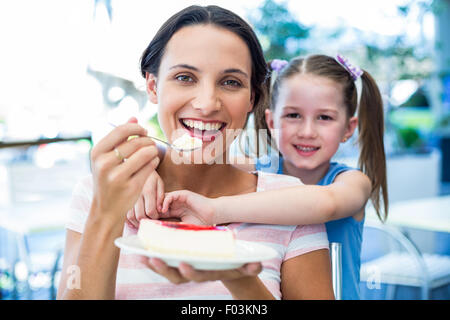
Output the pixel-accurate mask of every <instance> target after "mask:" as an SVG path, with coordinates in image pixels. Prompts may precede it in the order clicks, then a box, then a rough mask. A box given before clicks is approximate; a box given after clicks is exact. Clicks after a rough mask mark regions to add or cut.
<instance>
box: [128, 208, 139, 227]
mask: <svg viewBox="0 0 450 320" xmlns="http://www.w3.org/2000/svg"><path fill="white" fill-rule="evenodd" d="M127 221H128V222H129V223H130V224H131V226H132V227H133V228H136V229H137V228H138V227H139V222H138V221H137V219H136V213H135V210H134V208H131V209H130V210H128V212H127Z"/></svg>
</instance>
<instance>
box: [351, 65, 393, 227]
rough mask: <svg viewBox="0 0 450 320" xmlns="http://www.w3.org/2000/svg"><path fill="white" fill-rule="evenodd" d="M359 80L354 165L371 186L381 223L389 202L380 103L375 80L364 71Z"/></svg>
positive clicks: (384, 217)
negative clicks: (356, 154) (356, 162)
mask: <svg viewBox="0 0 450 320" xmlns="http://www.w3.org/2000/svg"><path fill="white" fill-rule="evenodd" d="M361 80H362V84H363V85H362V92H361V101H360V105H359V108H358V109H359V110H358V119H359V122H358V131H359V137H358V140H359V141H358V142H359V146H360V155H359V160H358V165H359V167H360V168H361V170H362V171H363V172H364V173H365V174H366V175H367V176H368V177H369V179H370V180H371V182H372V192H371V195H370V199H371V200H372V204H373V206H374V208H375V211H376V213H377V216H378V218H380V220H381V221H383V222H384V221H386V219H387V216H388V205H389V200H388V193H387V178H386V155H385V152H384V142H383V134H384V115H383V100H382V98H381V93H380V90H379V88H378V86H377V84H376V82H375V80H374V79H373V78H372V76H371V75H370V74H369V73H367V72H366V71H364V72H363V74H362V76H361ZM381 198H382V199H381ZM381 201H383V210H384V214H382V213H381Z"/></svg>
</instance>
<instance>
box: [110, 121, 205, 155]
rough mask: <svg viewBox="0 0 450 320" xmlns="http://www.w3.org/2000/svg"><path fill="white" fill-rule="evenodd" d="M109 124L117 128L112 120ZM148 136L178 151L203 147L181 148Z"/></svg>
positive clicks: (189, 150) (188, 150)
mask: <svg viewBox="0 0 450 320" xmlns="http://www.w3.org/2000/svg"><path fill="white" fill-rule="evenodd" d="M109 125H111V126H113V127H114V128H117V125H115V124H113V123H111V122H109ZM147 137H149V138H151V139H153V140H157V141H159V142H161V143H164V144H165V145H167V146H168V147H170V148H172V149H174V150H176V151H180V152H191V151H194V150H197V149H200V148H201V146H200V147H195V148H180V147H177V146H175V145H173V144H171V143H169V142H167V141H164V140H161V139H159V138H156V137H153V136H149V135H147Z"/></svg>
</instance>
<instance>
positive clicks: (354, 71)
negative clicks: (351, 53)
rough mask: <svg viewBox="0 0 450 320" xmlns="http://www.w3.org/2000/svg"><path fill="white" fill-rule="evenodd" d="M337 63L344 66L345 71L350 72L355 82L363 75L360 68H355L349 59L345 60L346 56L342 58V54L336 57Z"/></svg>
mask: <svg viewBox="0 0 450 320" xmlns="http://www.w3.org/2000/svg"><path fill="white" fill-rule="evenodd" d="M336 61H337V62H338V63H339V64H340V65H341V66H342V67H344V69H345V70H347V71H348V73H350V75H351V77H352V79H353V81H356V80H358V78H359V77H361V75H362V74H363V71H362V70H361V69H360V68H359V67H358V66H354V65H352V64H351V63H350V62H349V61H348V59H347V58H345V57H344V56H342V55H341V54H337V55H336Z"/></svg>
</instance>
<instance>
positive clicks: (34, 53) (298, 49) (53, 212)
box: [0, 0, 450, 299]
mask: <svg viewBox="0 0 450 320" xmlns="http://www.w3.org/2000/svg"><path fill="white" fill-rule="evenodd" d="M191 4H200V5H208V4H216V5H219V6H222V7H225V8H227V9H230V10H232V11H234V12H236V13H237V14H239V15H240V16H242V17H243V18H245V19H246V20H247V21H248V22H249V23H250V24H251V25H252V26H253V27H254V29H255V30H256V32H257V35H258V37H259V39H260V41H261V43H262V45H263V49H264V53H265V55H266V58H267V59H268V60H269V59H273V58H278V59H289V58H292V57H294V56H297V55H306V54H312V53H324V54H328V55H335V54H336V53H341V54H343V55H345V56H347V57H348V58H349V59H350V60H351V61H352V62H354V63H355V64H357V65H360V66H361V67H362V68H363V69H365V70H367V71H369V72H370V73H371V74H372V75H373V76H374V78H375V79H376V80H377V82H378V84H379V86H380V88H381V90H382V94H383V99H384V106H385V121H386V123H385V127H386V132H385V146H386V153H387V157H388V159H387V161H388V188H389V197H390V201H391V213H390V218H389V219H388V222H387V224H386V225H383V226H379V225H374V226H372V229H370V230H369V227H370V223H368V224H367V231H366V230H365V232H366V233H365V236H364V245H363V252H362V262H363V267H362V271H361V272H362V273H361V279H362V280H363V282H361V295H362V298H363V299H422V298H423V299H449V298H450V291H449V285H448V283H449V282H450V262H449V259H450V237H449V232H450V198H449V195H450V1H449V0H415V1H414V0H378V1H357V0H342V1H333V0H316V1H306V0H305V1H303V0H290V1H289V0H285V1H278V0H277V1H275V0H249V1H237V0H226V1H225V0H224V1H196V2H193V1H184V0H177V1H176V0H170V1H166V2H163V3H159V2H158V4H157V5H156V4H155V2H154V1H146V0H134V1H121V0H86V1H57V0H40V1H32V0H17V1H2V2H0V30H2V31H1V33H0V42H1V44H2V50H1V51H0V299H54V298H55V287H56V286H57V283H58V279H59V269H60V264H61V259H62V256H63V250H62V249H63V246H64V222H65V217H66V214H67V207H68V205H69V202H70V197H71V192H72V189H73V187H74V185H75V183H76V182H77V180H79V179H80V177H82V176H83V175H86V174H89V172H90V168H89V151H90V148H91V147H92V145H93V144H95V142H96V141H98V139H100V138H101V137H103V136H104V135H105V134H106V133H107V132H109V131H110V130H111V126H110V125H108V123H115V124H119V123H122V122H125V121H126V120H127V119H128V118H129V117H130V116H136V117H137V118H138V119H139V122H140V123H141V124H142V125H144V126H146V127H147V129H149V133H152V134H154V135H156V136H162V133H161V130H160V129H159V126H158V122H157V119H156V116H155V112H156V107H155V106H154V105H152V104H151V103H150V102H149V101H148V99H147V96H146V93H145V84H144V81H143V78H142V77H141V76H140V73H139V58H140V55H141V53H142V52H143V50H144V49H145V47H146V46H147V44H148V43H149V41H150V40H151V39H152V37H153V35H154V34H155V33H156V31H157V29H158V28H159V26H160V25H161V24H162V23H163V22H164V21H165V20H167V19H168V18H169V17H170V16H171V15H172V14H174V13H175V12H177V11H179V10H180V9H182V8H184V7H186V6H188V5H191ZM353 142H356V141H355V140H354V141H353ZM357 157H358V149H357V147H356V146H355V144H354V143H352V142H350V143H347V144H345V145H344V146H343V147H342V149H341V150H339V152H338V154H337V155H336V158H337V160H339V161H345V162H348V163H350V164H356V161H357ZM372 218H373V213H372V211H371V208H370V207H369V208H368V213H367V221H369V222H370V221H372V220H373V222H375V221H376V219H372ZM389 237H390V239H388V238H389ZM383 259H384V260H383ZM433 259H434V260H433ZM405 268H406V269H408V270H409V271H408V272H410V274H407V273H408V272H406V271H405V270H406V269H405ZM400 274H402V275H401V276H400ZM405 274H407V275H405Z"/></svg>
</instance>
